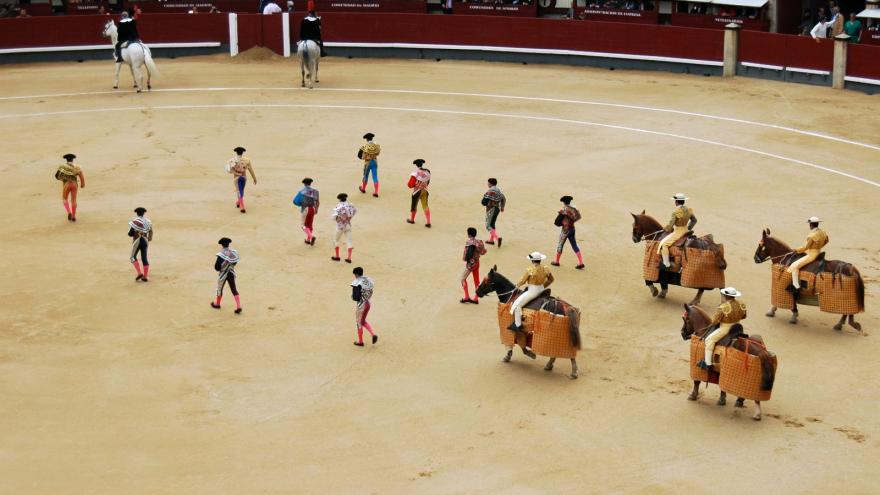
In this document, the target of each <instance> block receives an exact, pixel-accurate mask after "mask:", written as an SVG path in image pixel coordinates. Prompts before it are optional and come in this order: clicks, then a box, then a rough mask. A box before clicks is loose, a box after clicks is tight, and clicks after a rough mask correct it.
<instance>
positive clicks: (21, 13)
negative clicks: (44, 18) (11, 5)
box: [17, 9, 31, 19]
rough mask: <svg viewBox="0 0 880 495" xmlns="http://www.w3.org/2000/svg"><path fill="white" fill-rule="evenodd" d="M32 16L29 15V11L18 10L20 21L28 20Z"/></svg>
mask: <svg viewBox="0 0 880 495" xmlns="http://www.w3.org/2000/svg"><path fill="white" fill-rule="evenodd" d="M30 16H31V15H30V14H28V13H27V9H18V16H17V17H18V18H19V19H27V18H28V17H30Z"/></svg>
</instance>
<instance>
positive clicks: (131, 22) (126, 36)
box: [116, 9, 141, 63]
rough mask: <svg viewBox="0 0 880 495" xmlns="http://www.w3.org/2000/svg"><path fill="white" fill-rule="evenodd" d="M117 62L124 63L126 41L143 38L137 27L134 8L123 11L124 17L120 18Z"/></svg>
mask: <svg viewBox="0 0 880 495" xmlns="http://www.w3.org/2000/svg"><path fill="white" fill-rule="evenodd" d="M116 36H117V38H116V62H118V63H122V62H123V60H122V46H123V44H125V43H134V42H138V41H140V40H141V37H140V35H139V34H138V29H137V20H136V19H135V15H134V14H133V11H132V9H128V11H127V12H125V11H123V12H122V18H121V19H119V30H118V32H117V34H116Z"/></svg>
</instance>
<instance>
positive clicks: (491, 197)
mask: <svg viewBox="0 0 880 495" xmlns="http://www.w3.org/2000/svg"><path fill="white" fill-rule="evenodd" d="M482 204H483V206H485V207H486V230H487V231H488V232H489V240H488V241H486V244H492V245H495V241H496V240H497V241H498V247H499V248H500V247H501V237H499V236H498V231H497V230H495V222H497V221H498V215H500V214H501V212H503V211H504V207H505V206H507V197H506V196H504V193H503V192H501V188H500V187H498V179H496V178H494V177H491V178H489V189H488V190H487V191H486V192H485V193H484V194H483V200H482Z"/></svg>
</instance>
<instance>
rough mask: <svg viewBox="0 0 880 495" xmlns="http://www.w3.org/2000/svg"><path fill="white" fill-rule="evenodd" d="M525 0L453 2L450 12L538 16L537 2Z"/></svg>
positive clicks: (458, 13) (459, 13) (457, 13)
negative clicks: (523, 0)
mask: <svg viewBox="0 0 880 495" xmlns="http://www.w3.org/2000/svg"><path fill="white" fill-rule="evenodd" d="M515 1H517V0H515ZM525 1H526V2H528V3H523V2H519V3H511V2H510V0H506V1H505V0H487V1H482V2H480V1H477V2H454V3H453V4H452V13H453V14H456V15H492V16H496V15H497V16H508V17H538V4H537V3H536V2H534V1H531V0H525Z"/></svg>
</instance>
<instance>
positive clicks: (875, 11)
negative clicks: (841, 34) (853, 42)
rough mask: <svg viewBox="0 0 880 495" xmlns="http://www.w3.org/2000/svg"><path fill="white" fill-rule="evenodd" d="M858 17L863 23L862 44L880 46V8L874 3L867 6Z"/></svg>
mask: <svg viewBox="0 0 880 495" xmlns="http://www.w3.org/2000/svg"><path fill="white" fill-rule="evenodd" d="M867 7H868V8H867V9H865V10H863V11H861V12H860V13H859V14H858V15H857V16H856V17H857V18H859V19H860V20H861V21H862V41H861V42H862V43H864V44H867V45H880V6H878V4H876V3H874V4H873V6H872V5H871V4H868V5H867Z"/></svg>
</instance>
